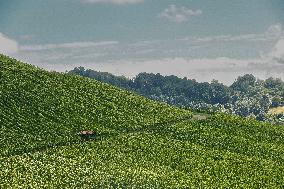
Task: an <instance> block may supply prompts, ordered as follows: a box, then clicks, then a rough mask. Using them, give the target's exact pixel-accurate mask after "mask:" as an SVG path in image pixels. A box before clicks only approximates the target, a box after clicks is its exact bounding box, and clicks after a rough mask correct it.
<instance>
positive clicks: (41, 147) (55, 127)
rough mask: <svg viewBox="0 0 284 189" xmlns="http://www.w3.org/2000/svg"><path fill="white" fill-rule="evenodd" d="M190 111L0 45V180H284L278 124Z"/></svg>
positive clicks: (56, 183)
mask: <svg viewBox="0 0 284 189" xmlns="http://www.w3.org/2000/svg"><path fill="white" fill-rule="evenodd" d="M192 114H194V113H192V112H190V111H187V110H182V109H178V108H174V107H171V106H169V105H166V104H161V103H156V102H154V101H151V100H148V99H146V98H143V97H140V96H137V95H135V94H132V93H130V92H126V91H123V90H121V89H118V88H115V87H112V86H110V85H107V84H104V83H101V82H98V81H94V80H91V79H87V78H82V77H79V76H73V75H68V74H61V73H56V72H47V71H44V70H42V69H39V68H36V67H34V66H32V65H28V64H24V63H21V62H19V61H17V60H15V59H12V58H9V57H7V56H3V55H1V56H0V188H74V189H75V188H151V189H152V188H163V189H164V188H283V187H284V173H283V172H284V127H283V126H273V125H269V124H266V123H261V122H257V121H255V120H253V119H244V118H240V117H237V116H230V115H224V114H216V115H196V114H195V115H194V116H193V118H192ZM197 118H198V119H197ZM87 129H88V130H94V131H95V132H96V133H97V137H96V139H95V140H92V141H81V140H80V138H79V136H78V135H77V133H78V132H79V131H81V130H87Z"/></svg>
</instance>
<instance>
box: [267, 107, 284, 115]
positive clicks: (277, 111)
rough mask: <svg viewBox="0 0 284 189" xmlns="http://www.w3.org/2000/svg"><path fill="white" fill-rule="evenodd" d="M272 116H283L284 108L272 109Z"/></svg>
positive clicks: (270, 111)
mask: <svg viewBox="0 0 284 189" xmlns="http://www.w3.org/2000/svg"><path fill="white" fill-rule="evenodd" d="M269 113H270V114H283V113H284V106H283V107H277V108H271V109H270V110H269Z"/></svg>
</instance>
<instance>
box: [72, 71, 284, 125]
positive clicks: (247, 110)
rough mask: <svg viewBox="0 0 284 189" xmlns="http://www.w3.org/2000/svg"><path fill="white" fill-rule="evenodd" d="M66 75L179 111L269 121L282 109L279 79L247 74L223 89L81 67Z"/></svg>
mask: <svg viewBox="0 0 284 189" xmlns="http://www.w3.org/2000/svg"><path fill="white" fill-rule="evenodd" d="M69 73H70V74H76V75H80V76H83V77H88V78H92V79H96V80H98V81H102V82H106V83H109V84H111V85H114V86H117V87H120V88H124V89H126V90H131V91H134V92H136V93H138V94H140V95H142V96H145V97H147V98H150V99H153V100H158V101H162V102H166V103H168V104H171V105H175V106H179V107H183V108H191V109H195V110H199V111H207V112H216V111H220V112H226V113H232V114H236V115H241V116H252V117H255V118H256V119H258V120H267V119H270V121H271V116H269V115H268V114H267V112H268V110H269V109H270V108H272V107H278V106H282V105H284V82H283V81H282V80H281V79H275V78H268V79H266V80H260V79H257V78H256V77H255V76H253V75H251V74H246V75H244V76H240V77H238V78H237V79H236V80H235V82H234V83H233V84H232V85H231V86H226V85H224V84H222V83H220V82H218V81H217V80H213V81H211V82H210V83H208V82H201V83H199V82H197V81H196V80H194V79H188V78H186V77H184V78H179V77H177V76H174V75H170V76H163V75H161V74H159V73H158V74H153V73H139V74H138V75H137V76H136V77H134V78H133V79H128V78H126V77H124V76H115V75H113V74H110V73H107V72H98V71H94V70H90V69H85V68H84V67H76V68H74V69H73V70H71V71H69ZM278 117H279V116H278ZM280 117H281V116H280Z"/></svg>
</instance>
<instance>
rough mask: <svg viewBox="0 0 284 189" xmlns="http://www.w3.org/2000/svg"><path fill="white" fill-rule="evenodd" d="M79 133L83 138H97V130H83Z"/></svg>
mask: <svg viewBox="0 0 284 189" xmlns="http://www.w3.org/2000/svg"><path fill="white" fill-rule="evenodd" d="M78 135H79V136H80V137H81V139H82V140H90V139H95V137H96V132H94V131H91V130H82V131H80V132H79V133H78Z"/></svg>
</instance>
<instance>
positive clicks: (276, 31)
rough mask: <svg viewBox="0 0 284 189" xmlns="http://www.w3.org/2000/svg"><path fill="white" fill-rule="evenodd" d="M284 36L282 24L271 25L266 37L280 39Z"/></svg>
mask: <svg viewBox="0 0 284 189" xmlns="http://www.w3.org/2000/svg"><path fill="white" fill-rule="evenodd" d="M282 34H283V29H282V25H281V24H275V25H271V26H270V27H269V28H268V29H267V31H266V35H269V36H275V37H279V36H281V35H282Z"/></svg>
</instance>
